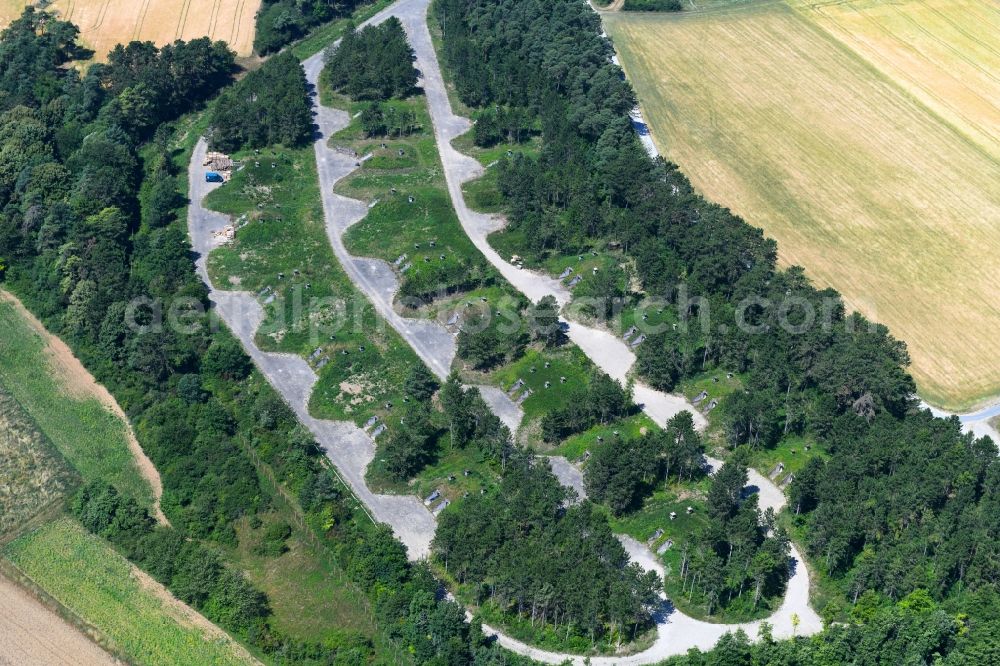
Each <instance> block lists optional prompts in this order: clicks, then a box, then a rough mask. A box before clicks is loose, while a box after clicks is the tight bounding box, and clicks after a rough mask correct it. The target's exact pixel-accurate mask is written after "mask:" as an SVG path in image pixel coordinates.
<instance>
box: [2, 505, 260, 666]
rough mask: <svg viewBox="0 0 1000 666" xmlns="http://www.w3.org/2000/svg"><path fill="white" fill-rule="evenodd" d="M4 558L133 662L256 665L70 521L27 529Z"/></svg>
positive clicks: (234, 644) (101, 543)
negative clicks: (137, 575) (92, 627)
mask: <svg viewBox="0 0 1000 666" xmlns="http://www.w3.org/2000/svg"><path fill="white" fill-rule="evenodd" d="M3 555H4V556H5V557H6V559H8V560H9V561H10V562H11V563H12V564H13V565H14V566H15V567H16V568H17V569H18V570H19V571H20V572H21V573H22V574H24V575H25V576H27V577H28V578H29V579H30V580H31V581H32V582H33V583H34V584H35V585H37V586H38V587H39V588H41V589H42V590H44V591H45V592H46V593H47V594H48V595H49V596H51V597H52V598H54V599H55V600H56V601H58V602H59V603H60V604H62V605H63V606H65V607H66V608H67V609H69V611H70V612H72V613H73V614H75V615H77V616H79V617H83V618H86V621H87V622H89V623H90V624H92V625H93V626H94V627H96V628H97V630H98V631H99V632H100V633H101V634H102V635H103V637H105V638H106V639H107V640H108V642H109V643H110V647H111V648H112V649H113V650H114V651H115V652H117V653H119V654H121V655H123V656H126V657H127V658H128V659H129V660H130V661H133V662H134V663H146V664H154V663H158V664H177V665H182V664H191V665H192V666H201V665H202V664H246V663H253V659H252V658H251V657H250V655H249V654H248V653H247V652H246V650H245V649H244V648H242V647H241V646H239V645H238V644H237V643H235V642H234V641H233V640H232V639H231V638H229V637H228V636H226V635H225V634H222V633H221V632H220V631H219V630H218V629H216V628H214V627H212V625H209V624H208V623H207V621H206V620H204V618H201V617H200V616H197V615H194V614H193V612H192V611H190V609H187V608H186V607H184V606H182V605H179V604H178V602H176V601H168V600H166V599H164V597H163V596H162V592H163V588H162V587H159V586H158V585H156V584H154V583H150V582H146V581H144V580H141V579H139V578H137V577H136V575H135V574H134V573H133V571H134V570H133V568H132V566H131V565H130V564H129V563H128V561H127V560H125V559H124V558H123V557H122V556H121V555H119V554H118V553H117V552H116V551H115V550H113V549H112V548H111V546H109V545H108V544H107V543H106V542H104V541H103V540H101V539H100V538H98V537H96V536H94V535H92V534H90V533H88V532H87V531H86V530H84V529H83V527H81V526H80V525H79V524H78V523H76V522H75V521H73V520H71V519H69V518H60V519H59V520H56V521H54V522H52V523H49V524H47V525H46V526H44V527H42V528H41V529H39V530H36V531H34V532H31V533H28V534H26V535H25V536H23V537H21V538H20V539H18V540H16V541H14V542H12V543H11V544H9V545H8V546H7V547H6V549H5V550H4V551H3ZM206 625H207V626H206Z"/></svg>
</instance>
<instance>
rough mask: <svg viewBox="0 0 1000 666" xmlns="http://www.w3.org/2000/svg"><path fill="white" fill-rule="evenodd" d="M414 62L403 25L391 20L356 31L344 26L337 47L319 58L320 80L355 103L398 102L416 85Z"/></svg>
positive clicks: (332, 47)
mask: <svg viewBox="0 0 1000 666" xmlns="http://www.w3.org/2000/svg"><path fill="white" fill-rule="evenodd" d="M415 59H416V56H415V55H414V54H413V49H411V48H410V44H409V42H407V41H406V33H405V32H404V31H403V24H402V23H400V22H399V19H397V18H396V17H395V16H393V17H391V18H389V19H387V20H386V21H385V22H384V23H381V24H379V25H370V26H367V27H365V28H362V29H361V30H357V31H355V30H354V29H353V26H348V27H347V29H346V30H345V32H344V37H343V39H341V40H340V44H339V45H337V46H331V47H330V48H328V49H327V51H326V53H324V54H323V62H324V69H323V76H324V77H325V78H326V82H327V83H328V84H329V85H330V87H331V88H332V89H333V90H335V91H336V92H339V93H343V94H344V95H347V96H349V97H351V98H353V99H355V100H361V101H369V100H374V101H385V100H388V99H392V98H394V97H397V98H402V97H406V96H407V95H409V94H411V93H412V92H413V89H414V87H415V86H416V85H417V70H416V69H415V68H414V67H413V61H414V60H415Z"/></svg>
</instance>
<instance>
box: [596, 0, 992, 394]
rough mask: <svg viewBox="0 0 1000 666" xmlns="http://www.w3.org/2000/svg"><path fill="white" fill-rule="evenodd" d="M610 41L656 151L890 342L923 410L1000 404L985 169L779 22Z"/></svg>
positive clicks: (653, 32) (963, 144)
mask: <svg viewBox="0 0 1000 666" xmlns="http://www.w3.org/2000/svg"><path fill="white" fill-rule="evenodd" d="M605 23H606V26H607V29H608V32H609V33H610V34H611V35H612V37H613V38H614V40H615V45H616V48H617V49H618V51H619V55H620V57H621V61H622V64H623V66H624V67H625V69H626V72H627V73H628V75H629V77H630V79H631V80H632V82H633V84H634V85H635V87H636V89H637V92H638V95H639V98H640V100H641V103H642V105H643V109H644V112H645V115H646V119H647V120H648V122H649V124H650V128H651V130H652V133H653V136H654V138H655V140H656V142H657V144H658V146H659V148H660V151H661V152H662V153H663V154H664V155H665V156H667V157H668V158H670V159H671V160H673V161H674V162H677V163H678V164H679V165H680V166H681V168H682V169H683V170H684V171H685V172H686V173H687V175H688V176H689V177H690V178H691V180H692V182H693V183H694V185H695V186H696V187H697V188H698V189H700V190H701V191H702V192H703V193H704V194H705V195H706V196H707V197H708V198H709V199H711V200H714V201H718V202H720V203H722V204H724V205H726V206H729V207H730V208H732V209H733V210H734V211H735V212H737V213H739V214H740V215H742V216H743V217H745V218H746V219H747V221H749V222H750V223H751V224H753V225H756V226H760V227H763V228H764V230H765V231H766V232H767V234H768V235H770V236H772V237H774V238H776V239H777V240H778V242H779V251H780V259H781V261H782V263H783V264H784V265H792V264H797V265H801V266H804V267H805V268H806V271H807V273H808V274H809V275H810V276H811V277H812V278H813V280H814V281H815V282H816V283H818V284H819V285H822V286H833V287H835V288H837V289H838V290H839V291H840V292H841V293H842V294H843V295H844V297H845V299H846V301H847V303H848V304H849V306H851V307H853V308H855V309H857V310H860V311H861V312H863V313H865V314H866V315H868V316H870V317H872V318H873V319H876V320H878V321H880V322H883V323H885V324H887V325H889V326H890V328H891V329H892V332H893V333H894V334H895V335H896V336H897V337H899V338H901V339H903V340H905V341H906V342H907V344H908V346H909V350H910V355H911V357H912V359H913V365H912V371H913V374H914V376H915V378H916V380H917V383H918V386H919V388H920V391H921V394H922V395H923V397H924V398H925V399H927V400H928V401H930V402H932V403H935V404H937V405H940V406H942V407H946V408H951V409H965V408H969V407H971V406H973V405H975V404H976V403H978V402H980V401H983V400H985V399H987V398H989V397H990V396H992V395H994V394H996V393H998V392H1000V354H997V353H996V350H995V346H994V334H995V331H996V330H997V329H998V327H1000V283H998V282H997V280H996V275H997V274H998V273H1000V163H998V161H997V159H996V157H995V156H994V155H991V154H990V153H989V152H988V151H986V150H985V149H984V148H983V146H982V145H981V144H980V143H979V142H977V141H975V140H973V139H972V138H970V137H969V136H968V135H966V134H964V133H962V132H961V131H959V130H958V129H956V127H954V126H953V125H952V124H950V123H948V122H947V121H945V120H944V119H943V118H942V117H941V115H939V114H938V113H936V112H934V111H932V110H931V109H930V108H929V107H928V106H927V105H925V104H924V103H922V102H921V101H920V100H919V98H918V97H917V96H916V95H915V94H911V93H909V92H908V91H907V90H906V89H905V88H904V87H903V86H902V85H899V84H897V83H895V82H894V81H893V80H892V79H890V78H889V77H888V76H887V75H885V74H883V73H881V72H880V71H879V70H878V69H876V68H875V67H874V66H873V65H872V64H871V63H869V62H868V61H866V60H865V59H864V58H862V57H861V56H859V55H857V54H856V53H855V52H853V51H852V50H850V49H848V48H847V47H846V46H844V45H843V44H842V43H840V42H838V41H837V40H836V39H835V38H834V37H832V36H831V35H829V34H828V33H826V32H824V31H823V30H822V29H821V28H819V27H817V26H816V25H814V24H812V23H811V22H810V21H808V20H807V19H805V18H804V17H803V16H802V15H800V14H799V13H796V11H794V10H792V9H791V8H789V7H788V6H787V5H784V4H781V3H768V4H761V5H751V6H748V7H747V6H744V7H741V8H729V9H726V10H725V11H717V12H711V11H706V12H702V13H694V12H692V13H691V14H688V15H680V16H678V15H664V14H656V15H636V14H622V13H618V14H609V15H606V16H605ZM993 33H995V34H1000V24H998V25H996V26H995V27H994V28H993Z"/></svg>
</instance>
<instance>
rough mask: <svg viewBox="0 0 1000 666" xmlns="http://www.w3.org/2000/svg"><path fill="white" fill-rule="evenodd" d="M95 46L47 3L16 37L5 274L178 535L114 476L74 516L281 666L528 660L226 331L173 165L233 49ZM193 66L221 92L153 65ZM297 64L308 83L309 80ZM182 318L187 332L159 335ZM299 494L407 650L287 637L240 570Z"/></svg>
mask: <svg viewBox="0 0 1000 666" xmlns="http://www.w3.org/2000/svg"><path fill="white" fill-rule="evenodd" d="M76 35H77V30H76V28H75V27H74V26H72V25H71V24H69V23H66V22H63V21H60V20H58V19H56V18H55V17H54V16H53V15H51V14H48V13H45V12H40V11H36V10H33V9H31V8H28V9H27V10H26V11H25V13H24V15H23V16H22V18H20V19H19V20H17V21H15V22H13V23H12V25H11V26H10V27H9V28H8V29H7V30H5V31H4V32H3V33H2V34H0V72H2V77H0V79H2V80H0V200H2V209H0V211H2V212H0V256H2V257H3V259H2V260H0V264H2V265H3V266H5V270H4V272H3V276H2V277H3V279H4V280H5V283H6V284H5V287H7V288H9V289H11V290H13V291H15V292H16V293H17V294H18V295H19V296H20V297H21V298H22V300H23V301H24V302H25V303H26V304H27V305H28V306H29V308H30V309H32V310H33V311H34V312H35V313H37V314H38V315H39V316H40V317H41V318H42V319H43V320H44V321H45V323H46V325H47V326H48V327H49V328H50V329H51V330H53V331H54V332H55V333H57V334H58V335H60V336H61V337H62V338H63V339H64V340H66V341H67V343H69V344H70V346H71V347H72V348H73V350H74V352H75V353H76V354H77V355H78V356H79V357H80V358H81V359H82V360H83V361H84V363H85V364H86V366H87V367H88V368H89V369H90V370H91V371H92V372H93V373H94V374H95V376H96V377H97V378H98V380H99V381H101V382H102V383H103V384H105V385H106V386H107V387H108V388H109V390H110V391H111V392H112V393H113V394H114V396H115V397H116V398H117V400H118V402H119V403H120V404H121V405H122V406H123V407H124V408H125V410H126V412H127V413H128V415H129V417H130V420H131V421H132V422H133V423H134V424H135V426H136V433H137V436H138V438H139V440H140V444H141V445H142V446H143V449H144V450H145V451H146V453H147V454H148V455H149V457H150V458H151V460H152V461H153V462H154V464H155V465H156V467H157V469H158V470H159V471H160V473H161V477H162V481H163V486H164V495H163V500H162V504H163V510H164V512H165V513H166V514H167V516H168V517H169V519H170V522H171V525H172V526H171V527H164V526H157V525H155V523H154V522H153V521H152V520H151V518H150V516H149V515H148V513H147V512H146V511H145V510H144V509H142V508H141V507H139V506H138V505H136V504H135V502H134V501H132V500H131V499H130V498H127V497H124V496H122V495H121V494H120V493H119V492H118V490H117V489H115V488H112V487H110V486H107V485H106V484H102V483H100V482H95V483H92V484H89V485H87V486H85V487H84V488H83V489H81V491H80V493H79V494H78V495H77V496H76V497H75V498H74V501H73V503H72V504H73V506H72V510H73V512H74V514H75V515H76V516H77V517H78V518H79V520H80V521H81V522H82V523H83V524H84V525H85V526H86V527H87V528H88V529H90V530H91V531H93V532H95V533H96V534H99V535H101V536H103V537H105V538H107V539H108V540H109V541H110V542H111V543H113V544H114V545H115V547H117V548H118V549H119V550H120V551H121V552H122V553H123V554H125V555H126V556H128V557H129V558H130V559H132V560H133V561H134V562H136V563H137V564H138V565H139V566H141V567H143V568H144V569H146V570H147V571H148V572H149V573H150V574H151V575H152V576H154V577H155V578H156V579H157V580H160V581H161V582H163V583H164V584H165V585H167V586H168V587H169V588H170V589H171V590H172V591H173V592H174V593H175V594H176V595H177V596H178V597H180V598H181V599H183V600H185V601H186V602H188V603H190V604H192V605H193V606H194V607H195V608H197V609H199V610H200V611H201V612H202V613H204V614H205V615H206V616H207V617H208V618H209V619H210V620H212V621H213V622H216V623H218V624H219V625H220V626H222V627H224V628H225V629H227V630H228V631H230V632H232V633H233V634H234V635H236V636H237V637H239V638H240V639H241V640H243V641H244V642H246V643H248V644H249V645H251V646H253V647H254V648H255V649H257V650H260V651H261V652H262V653H263V654H265V655H267V656H268V657H269V658H272V659H274V660H275V661H278V662H281V663H315V664H320V663H322V664H329V663H367V662H370V661H371V660H372V659H375V658H377V657H380V656H381V657H383V658H386V659H391V660H398V658H403V659H404V661H412V662H413V663H417V664H424V663H434V664H443V663H447V664H468V663H477V664H493V663H506V664H515V665H516V664H520V663H524V662H523V660H521V659H519V658H517V657H515V656H513V655H509V654H507V653H502V652H501V651H500V648H499V647H497V646H494V645H492V644H490V643H488V642H487V641H486V640H485V639H484V638H483V634H482V631H481V630H480V629H479V627H478V625H476V624H475V623H472V624H470V623H467V622H466V621H465V617H464V612H463V611H462V609H461V607H460V606H458V605H457V604H455V603H454V602H450V601H448V600H446V599H444V598H442V596H441V595H440V589H441V584H440V582H439V581H438V580H436V579H435V578H434V576H433V575H432V574H431V572H430V570H429V569H428V568H427V567H426V566H424V565H414V564H411V563H410V562H408V560H407V557H406V551H405V548H404V547H403V545H402V544H401V543H399V542H398V541H397V540H396V539H395V538H394V537H393V535H392V533H391V531H390V530H389V529H388V528H387V527H385V526H381V525H374V524H373V523H372V522H371V521H370V520H369V518H368V517H367V516H366V514H365V513H364V512H363V511H362V510H361V507H360V506H359V503H358V502H357V500H356V499H354V498H353V496H352V495H351V494H350V492H349V491H348V490H347V489H346V488H345V487H344V486H343V485H342V484H341V483H340V482H339V481H338V480H337V479H336V477H335V476H334V472H333V471H332V470H331V469H330V468H329V466H328V463H327V461H326V458H325V456H324V455H323V454H322V452H321V451H320V450H319V449H318V447H317V446H316V444H315V442H314V441H313V438H312V437H311V435H310V434H309V433H308V431H306V430H304V429H303V428H302V426H301V425H300V424H299V423H298V422H297V420H296V419H295V417H294V415H293V413H292V412H291V410H290V409H289V408H288V407H287V406H286V405H285V404H284V403H283V402H282V401H281V400H280V398H279V397H278V395H277V394H276V393H275V392H274V391H273V389H272V388H271V387H270V386H269V385H268V384H267V383H266V382H264V381H263V379H262V378H261V376H260V375H259V374H258V373H256V372H255V371H254V370H253V366H252V364H251V363H250V360H249V359H248V358H247V357H246V355H245V354H244V353H243V350H242V348H241V347H240V346H239V344H238V342H236V341H235V340H234V339H233V338H232V337H231V336H230V335H229V334H228V332H226V331H224V330H215V328H217V327H215V326H213V324H212V322H211V320H210V315H209V314H208V313H207V310H208V302H207V293H206V289H205V286H204V285H203V284H202V283H201V282H200V280H199V279H198V277H197V275H196V274H195V271H194V264H193V258H192V256H191V254H190V251H189V250H188V240H187V234H186V220H185V218H184V212H185V208H184V207H185V204H186V202H185V199H184V197H183V195H182V194H181V192H182V191H183V190H182V189H181V188H182V185H183V182H182V178H181V176H182V174H181V173H180V170H179V168H178V167H177V165H176V164H175V162H174V157H175V156H178V155H177V153H180V155H179V156H180V157H184V153H183V152H182V151H178V150H177V148H176V147H175V144H174V143H173V137H174V134H175V129H177V128H176V127H175V126H174V124H173V123H174V121H178V120H179V116H180V114H185V113H189V112H192V111H197V110H200V109H201V108H202V107H203V106H204V104H205V103H206V102H207V100H208V99H209V98H210V97H212V96H214V95H215V94H217V93H218V92H219V88H220V87H222V86H224V85H226V84H228V83H229V82H230V81H231V76H232V74H233V72H234V64H233V62H234V61H233V54H232V53H231V52H230V51H229V50H228V49H226V47H225V45H223V44H218V43H217V44H210V43H208V42H207V41H206V40H195V41H193V42H188V43H185V42H177V43H175V44H173V45H171V46H169V47H164V48H162V49H156V47H154V46H153V45H151V44H141V43H132V44H129V45H127V46H125V47H123V48H121V49H117V50H116V51H115V52H114V54H113V55H112V57H111V58H110V59H109V62H108V63H107V64H106V65H92V66H90V67H89V68H86V69H85V70H84V71H83V72H82V73H80V72H78V70H76V69H74V68H72V67H67V66H66V65H67V63H68V62H69V61H70V60H72V59H73V58H75V57H78V56H79V54H80V53H81V52H82V51H81V50H80V48H79V47H78V46H77V45H76V44H75V38H76ZM189 61H190V62H195V63H198V62H199V61H200V62H201V64H200V65H198V67H200V70H201V72H202V73H203V74H204V75H205V76H207V77H209V78H208V79H207V80H206V81H205V82H204V83H199V84H198V86H195V87H191V86H190V81H187V80H184V79H182V78H173V79H171V78H169V77H162V78H157V76H158V75H156V74H154V73H153V72H156V71H159V70H160V68H162V67H168V68H169V69H170V70H171V71H173V70H179V68H181V67H182V65H183V63H187V62H189ZM165 63H166V64H165ZM282 71H284V72H285V75H286V76H287V77H288V79H289V80H287V81H285V82H284V83H285V84H286V85H287V86H289V87H290V89H295V86H297V85H298V84H299V82H300V80H301V69H300V68H299V67H298V66H297V65H296V67H295V68H294V70H293V69H292V68H285V69H284V70H282ZM154 79H156V81H157V85H159V86H161V87H160V88H159V89H158V90H157V91H156V93H155V94H156V95H157V97H156V99H157V100H161V102H160V103H159V104H158V105H157V106H156V107H155V109H154V110H155V112H156V113H157V114H158V115H157V117H156V118H155V119H152V118H150V117H148V116H142V115H135V114H131V113H130V112H129V111H128V110H129V109H133V108H134V105H135V102H136V100H135V99H130V98H132V97H133V96H134V95H135V92H136V90H137V89H139V90H142V89H143V87H144V84H143V82H147V83H148V82H150V81H153V80H154ZM171 82H172V83H171ZM150 85H152V84H150ZM171 86H175V87H174V88H171ZM298 89H299V90H300V91H301V94H302V95H303V99H302V100H301V102H302V103H303V104H304V103H306V101H305V99H304V95H305V92H304V90H303V89H301V88H298ZM150 94H152V93H150ZM131 118H146V120H143V121H142V122H129V120H128V119H131ZM184 122H185V123H186V122H187V121H184ZM184 127H185V128H186V127H188V125H187V124H185V125H184ZM178 133H179V132H178ZM134 299H139V300H134ZM130 303H131V304H133V305H134V304H136V303H139V304H141V306H140V307H138V308H130V307H129V305H130ZM170 313H173V314H176V315H177V316H178V317H180V318H181V319H182V320H183V321H184V323H185V326H183V327H180V328H179V329H177V328H175V327H170V326H157V325H156V324H157V323H158V322H159V321H161V318H166V317H168V316H170ZM130 322H134V323H135V324H136V325H131V324H130ZM433 388H435V386H433V385H432V386H431V387H429V388H428V386H427V384H426V378H423V379H421V378H420V377H415V378H413V380H412V389H413V390H414V391H415V392H421V391H422V392H423V393H422V395H423V396H424V398H425V399H428V398H429V395H430V394H429V393H427V391H428V390H430V391H431V392H433ZM276 483H277V484H280V487H278V488H276V486H275V484H276ZM283 489H287V492H288V494H287V495H286V494H285V493H286V490H283ZM279 495H280V497H279ZM289 498H291V500H289ZM286 501H294V502H295V503H296V504H297V506H298V507H299V508H300V509H301V512H302V515H303V516H304V520H305V521H306V524H307V525H308V527H309V529H310V530H311V531H312V532H313V533H314V534H315V535H316V536H317V538H318V539H321V541H322V543H323V545H324V547H325V548H327V549H328V550H329V552H330V555H331V557H334V558H335V559H336V561H337V562H338V564H339V565H340V566H341V567H342V568H343V569H344V570H345V571H346V572H347V574H348V575H349V576H350V579H351V581H352V582H351V583H346V582H345V584H353V585H356V586H357V587H358V588H360V589H361V590H362V591H364V592H365V593H366V594H367V596H368V599H369V601H370V604H371V608H372V612H373V615H374V618H375V619H376V622H377V625H378V627H379V630H380V632H382V634H383V635H384V636H385V637H386V638H388V639H389V641H388V643H389V644H390V645H395V646H396V648H393V651H390V654H389V655H380V654H378V653H377V649H376V647H375V645H373V643H372V642H371V641H370V640H369V639H366V638H364V637H360V636H354V635H353V634H348V635H346V636H345V638H344V640H342V641H340V642H338V643H335V644H334V643H328V642H324V643H322V644H320V643H314V642H303V641H301V640H298V639H295V638H292V637H290V636H288V635H285V634H284V633H283V632H281V631H280V630H278V629H276V628H275V626H274V625H273V623H272V621H271V607H270V604H269V601H268V599H267V597H266V595H264V594H263V593H262V592H261V591H260V590H259V589H257V588H256V587H255V586H254V585H253V584H252V583H250V582H249V581H248V579H247V578H245V577H244V576H243V575H242V574H241V573H239V571H237V570H236V569H234V568H233V567H231V565H230V563H229V562H227V560H226V555H225V553H226V552H227V549H228V548H231V547H233V546H234V545H235V543H236V540H237V534H236V529H235V526H236V524H237V522H238V521H240V520H241V519H248V520H249V521H250V522H251V524H252V523H253V522H254V521H259V519H260V517H261V516H262V515H264V514H266V513H267V512H268V511H270V510H271V508H272V507H273V506H276V505H278V504H282V503H284V502H286ZM275 527H276V529H268V530H267V532H266V534H265V537H266V538H265V541H264V542H263V543H262V544H260V548H261V553H280V552H281V551H282V550H283V548H285V547H286V546H285V545H284V540H285V538H287V535H288V531H287V527H283V526H281V525H276V526H275Z"/></svg>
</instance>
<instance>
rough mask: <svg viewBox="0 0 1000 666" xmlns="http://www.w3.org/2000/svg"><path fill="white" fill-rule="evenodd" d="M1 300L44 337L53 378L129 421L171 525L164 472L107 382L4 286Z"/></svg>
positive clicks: (158, 514)
mask: <svg viewBox="0 0 1000 666" xmlns="http://www.w3.org/2000/svg"><path fill="white" fill-rule="evenodd" d="M0 300H3V301H5V302H7V303H10V304H11V305H12V306H13V307H14V308H15V309H16V310H17V312H18V314H20V315H21V317H22V318H23V319H24V321H25V322H27V323H28V325H29V326H30V327H31V328H32V329H33V330H34V331H35V332H36V333H37V334H38V335H39V336H40V337H41V338H42V340H43V341H44V342H45V356H46V358H47V359H48V364H49V370H50V371H51V373H52V375H53V377H55V378H56V380H57V381H59V382H60V383H61V384H62V386H63V387H64V388H65V390H66V393H68V394H69V395H71V396H73V397H76V398H81V399H91V398H92V399H96V400H97V401H98V402H100V403H101V404H102V405H104V407H105V408H106V409H107V410H108V411H110V412H111V413H113V414H114V415H115V416H117V417H118V418H119V419H121V421H122V423H124V424H125V434H126V439H127V441H128V448H129V451H131V452H132V457H133V458H134V459H135V464H136V466H137V467H138V468H139V473H140V474H142V477H143V478H144V479H146V481H147V482H149V485H150V487H151V488H152V489H153V514H154V517H155V518H156V520H157V521H158V522H159V523H160V524H163V525H169V524H170V523H169V521H168V520H167V517H166V516H165V515H164V514H163V510H162V509H161V508H160V498H161V497H162V496H163V483H162V482H161V481H160V473H159V472H158V471H157V470H156V467H155V466H154V465H153V462H152V461H151V460H150V459H149V458H148V457H146V453H145V451H143V450H142V447H141V446H139V440H137V439H136V437H135V432H134V431H133V430H132V424H131V423H129V420H128V417H126V416H125V412H124V411H122V408H121V406H119V404H118V401H117V400H115V398H114V396H112V395H111V393H109V392H108V389H106V388H104V386H103V385H101V384H98V383H97V380H96V379H94V376H93V375H91V374H90V373H89V372H88V371H87V369H86V368H85V367H83V364H82V363H80V360H79V359H78V358H77V357H76V356H74V355H73V351H72V350H71V349H70V348H69V347H68V346H66V343H65V342H63V341H62V340H60V339H59V338H57V337H56V336H54V335H52V334H51V333H49V332H48V331H47V330H46V329H45V326H43V325H42V322H40V321H38V319H36V318H35V316H34V315H33V314H31V312H29V311H28V309H27V308H25V307H24V305H23V304H22V303H21V301H19V300H18V299H17V298H16V297H15V296H14V295H13V294H11V293H9V292H7V291H4V290H2V289H0Z"/></svg>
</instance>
